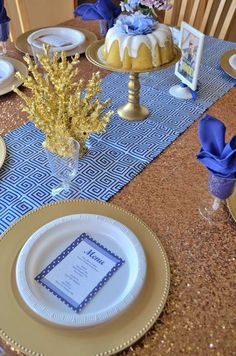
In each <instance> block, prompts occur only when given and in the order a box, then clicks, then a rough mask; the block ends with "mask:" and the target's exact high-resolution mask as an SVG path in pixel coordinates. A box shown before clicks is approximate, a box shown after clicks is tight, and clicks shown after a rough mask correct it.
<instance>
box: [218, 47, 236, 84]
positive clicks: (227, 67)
mask: <svg viewBox="0 0 236 356" xmlns="http://www.w3.org/2000/svg"><path fill="white" fill-rule="evenodd" d="M234 55H236V50H235V49H233V50H231V51H228V52H225V53H224V54H223V55H222V57H221V59H220V65H221V68H222V69H223V70H224V71H225V72H226V73H227V74H228V75H230V76H231V77H232V78H234V79H236V70H235V69H234V68H233V66H232V57H233V56H234ZM230 58H231V64H230Z"/></svg>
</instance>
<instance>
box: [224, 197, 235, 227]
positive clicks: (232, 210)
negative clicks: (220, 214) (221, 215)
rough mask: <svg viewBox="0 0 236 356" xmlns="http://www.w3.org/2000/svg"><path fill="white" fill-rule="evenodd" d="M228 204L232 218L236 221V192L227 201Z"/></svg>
mask: <svg viewBox="0 0 236 356" xmlns="http://www.w3.org/2000/svg"><path fill="white" fill-rule="evenodd" d="M226 202H227V205H228V208H229V212H230V214H231V216H232V218H233V219H234V221H236V191H235V192H234V194H232V195H231V196H230V197H229V198H228V199H227V200H226Z"/></svg>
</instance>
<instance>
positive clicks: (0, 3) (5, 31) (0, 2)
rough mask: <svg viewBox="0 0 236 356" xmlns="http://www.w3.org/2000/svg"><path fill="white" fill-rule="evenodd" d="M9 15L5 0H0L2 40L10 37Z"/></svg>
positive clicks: (0, 33) (0, 31)
mask: <svg viewBox="0 0 236 356" xmlns="http://www.w3.org/2000/svg"><path fill="white" fill-rule="evenodd" d="M9 21H10V19H9V17H8V16H7V12H6V10H5V7H4V0H0V41H1V42H5V41H7V40H8V37H9Z"/></svg>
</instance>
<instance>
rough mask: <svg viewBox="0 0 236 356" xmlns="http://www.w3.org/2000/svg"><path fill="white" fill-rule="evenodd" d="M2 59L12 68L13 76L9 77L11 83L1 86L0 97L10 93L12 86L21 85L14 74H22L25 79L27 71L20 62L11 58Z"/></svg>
mask: <svg viewBox="0 0 236 356" xmlns="http://www.w3.org/2000/svg"><path fill="white" fill-rule="evenodd" d="M3 59H5V60H7V61H9V62H10V63H11V64H12V65H13V67H14V75H13V76H12V77H11V81H9V82H8V83H7V84H6V85H5V83H4V85H2V86H1V87H0V96H1V95H4V94H7V93H9V92H10V91H12V87H13V86H16V87H18V86H20V85H21V84H22V82H20V81H19V80H18V79H17V78H16V77H15V73H16V72H20V73H22V74H23V75H24V76H25V77H26V76H27V74H28V69H27V67H26V65H25V64H24V63H22V62H21V61H18V60H17V59H15V58H11V57H7V56H6V57H5V56H4V57H3Z"/></svg>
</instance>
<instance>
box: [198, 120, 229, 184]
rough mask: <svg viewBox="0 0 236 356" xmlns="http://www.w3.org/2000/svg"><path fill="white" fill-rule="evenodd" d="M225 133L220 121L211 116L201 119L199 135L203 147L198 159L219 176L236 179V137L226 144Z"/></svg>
mask: <svg viewBox="0 0 236 356" xmlns="http://www.w3.org/2000/svg"><path fill="white" fill-rule="evenodd" d="M225 131H226V128H225V125H224V124H223V122H221V121H220V120H218V119H216V118H214V117H212V116H210V115H206V116H205V117H204V118H203V119H201V120H200V122H199V125H198V135H199V139H200V143H201V146H202V147H201V149H200V152H199V153H198V155H197V159H198V161H199V162H201V163H202V164H204V166H206V167H207V168H208V169H209V170H210V171H211V172H212V173H214V174H217V175H218V176H222V177H227V178H236V135H235V136H233V137H232V138H231V140H230V141H229V142H227V143H226V142H225Z"/></svg>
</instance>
